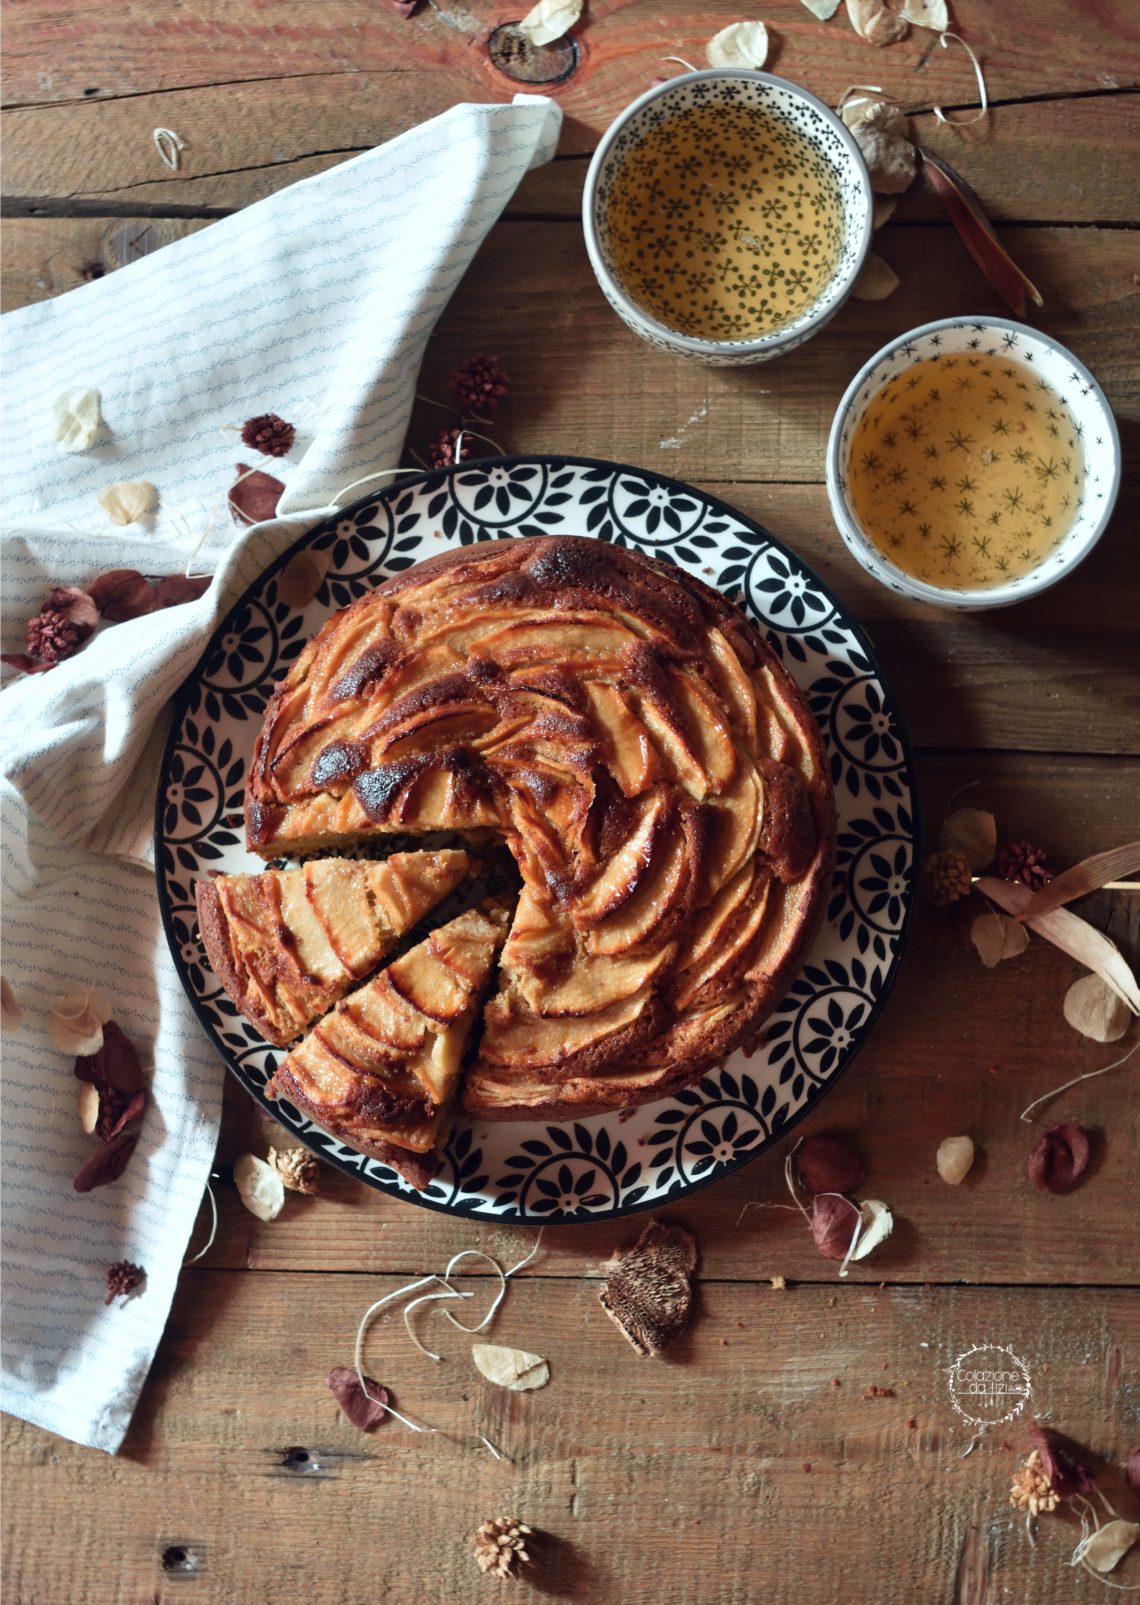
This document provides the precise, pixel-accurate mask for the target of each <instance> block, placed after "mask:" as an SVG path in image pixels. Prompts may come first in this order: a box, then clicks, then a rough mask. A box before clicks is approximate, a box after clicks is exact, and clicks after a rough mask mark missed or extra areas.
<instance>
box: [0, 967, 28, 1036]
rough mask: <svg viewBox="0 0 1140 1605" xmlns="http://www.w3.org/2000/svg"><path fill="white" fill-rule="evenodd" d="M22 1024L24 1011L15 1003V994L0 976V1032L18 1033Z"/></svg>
mask: <svg viewBox="0 0 1140 1605" xmlns="http://www.w3.org/2000/svg"><path fill="white" fill-rule="evenodd" d="M23 1023H24V1011H23V1009H22V1008H21V1007H20V1005H19V1004H18V1003H17V1002H16V994H15V993H14V992H13V991H12V988H11V987H10V986H9V985H8V982H7V981H6V980H5V978H4V977H3V976H2V975H0V1031H5V1032H6V1031H18V1030H19V1029H20V1027H21V1026H22V1025H23Z"/></svg>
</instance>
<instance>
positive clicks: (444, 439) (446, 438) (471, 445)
mask: <svg viewBox="0 0 1140 1605" xmlns="http://www.w3.org/2000/svg"><path fill="white" fill-rule="evenodd" d="M457 451H458V454H459V455H458V456H456V452H457ZM475 452H476V444H475V437H474V435H473V434H472V433H471V431H470V430H469V429H442V430H441V431H440V432H439V434H438V435H436V436H435V438H434V440H430V441H429V442H428V461H429V462H430V463H431V465H432V467H433V468H450V467H451V465H452V463H456V462H460V463H465V462H466V461H467V459H468V458H469V457H474V455H475Z"/></svg>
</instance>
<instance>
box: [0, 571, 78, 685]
mask: <svg viewBox="0 0 1140 1605" xmlns="http://www.w3.org/2000/svg"><path fill="white" fill-rule="evenodd" d="M98 622H99V609H98V608H97V607H96V606H95V604H94V602H93V601H92V600H91V598H90V596H88V594H87V592H86V591H81V590H79V589H78V587H77V586H74V585H57V586H55V588H54V589H53V590H52V592H51V593H50V595H49V596H48V599H47V601H46V602H45V603H44V605H43V607H42V609H41V610H40V612H39V613H37V614H36V616H35V618H33V619H29V620H28V624H27V631H26V636H27V644H28V656H29V657H30V658H32V659H33V661H34V662H36V663H42V664H44V665H45V666H47V667H51V666H52V665H53V664H56V663H60V662H62V661H63V659H64V658H69V657H71V656H72V654H73V653H74V652H77V651H78V650H79V648H80V647H81V646H82V645H83V643H84V641H86V640H87V639H88V638H89V637H90V636H91V635H93V634H94V631H95V626H96V624H98ZM5 661H6V662H11V661H12V659H11V658H6V659H5ZM19 666H20V665H17V667H19Z"/></svg>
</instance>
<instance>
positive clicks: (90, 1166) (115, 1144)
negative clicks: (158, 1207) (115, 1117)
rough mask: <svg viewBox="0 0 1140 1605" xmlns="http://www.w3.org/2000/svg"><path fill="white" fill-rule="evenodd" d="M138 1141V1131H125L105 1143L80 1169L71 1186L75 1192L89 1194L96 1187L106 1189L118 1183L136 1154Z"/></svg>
mask: <svg viewBox="0 0 1140 1605" xmlns="http://www.w3.org/2000/svg"><path fill="white" fill-rule="evenodd" d="M138 1140H139V1136H138V1132H137V1131H124V1132H121V1133H120V1134H119V1136H117V1137H115V1138H113V1139H112V1140H111V1141H110V1142H105V1143H104V1144H103V1146H102V1147H101V1148H99V1149H97V1150H96V1152H95V1153H93V1154H92V1155H91V1158H90V1159H89V1160H88V1161H87V1163H86V1164H85V1165H83V1166H82V1167H81V1168H80V1170H79V1172H78V1174H77V1175H76V1177H75V1180H74V1181H73V1182H72V1184H71V1185H72V1186H73V1187H74V1188H75V1191H76V1192H77V1193H89V1192H91V1191H92V1189H93V1188H95V1187H105V1186H106V1185H107V1184H108V1182H113V1181H118V1179H119V1177H120V1176H121V1175H122V1174H123V1172H124V1170H126V1168H127V1161H128V1160H129V1159H130V1157H131V1155H132V1154H133V1153H134V1151H135V1147H136V1145H137V1144H138Z"/></svg>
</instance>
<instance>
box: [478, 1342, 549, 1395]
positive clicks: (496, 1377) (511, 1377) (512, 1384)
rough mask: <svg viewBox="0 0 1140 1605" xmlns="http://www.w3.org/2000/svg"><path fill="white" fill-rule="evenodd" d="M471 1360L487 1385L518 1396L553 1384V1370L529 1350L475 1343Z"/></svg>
mask: <svg viewBox="0 0 1140 1605" xmlns="http://www.w3.org/2000/svg"><path fill="white" fill-rule="evenodd" d="M471 1358H472V1359H473V1360H474V1361H475V1365H476V1367H477V1369H478V1370H480V1371H481V1372H482V1373H483V1375H484V1376H485V1377H486V1378H487V1381H488V1382H494V1383H496V1384H497V1386H498V1387H500V1388H511V1389H513V1391H514V1392H515V1393H529V1392H530V1390H531V1389H532V1388H542V1387H545V1386H546V1384H547V1383H548V1382H549V1381H550V1366H549V1365H548V1364H547V1362H546V1361H545V1360H544V1359H543V1358H542V1355H541V1354H530V1353H529V1352H528V1351H527V1350H526V1349H508V1348H504V1346H503V1345H502V1344H501V1343H474V1344H472V1346H471Z"/></svg>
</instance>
